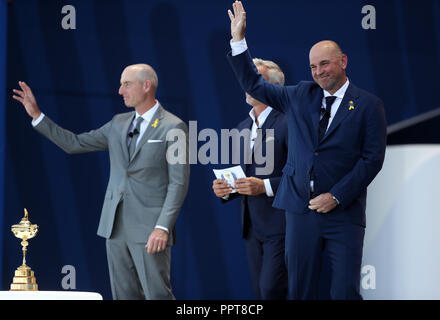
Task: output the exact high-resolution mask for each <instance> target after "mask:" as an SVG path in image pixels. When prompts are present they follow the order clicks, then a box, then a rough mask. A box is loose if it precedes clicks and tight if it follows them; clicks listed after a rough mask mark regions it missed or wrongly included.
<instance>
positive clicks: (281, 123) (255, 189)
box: [213, 59, 287, 300]
mask: <svg viewBox="0 0 440 320" xmlns="http://www.w3.org/2000/svg"><path fill="white" fill-rule="evenodd" d="M253 62H254V64H255V66H256V68H257V70H258V72H259V73H260V74H261V75H262V76H263V78H264V79H266V80H267V81H269V82H271V83H277V84H280V85H283V84H284V74H283V72H282V71H281V69H280V68H279V66H278V65H276V64H275V63H274V62H272V61H267V60H261V59H253ZM246 102H247V103H248V104H249V105H251V106H252V107H253V108H252V110H251V111H250V112H249V117H247V118H246V119H245V120H243V121H242V122H240V124H239V125H238V126H237V129H238V130H239V131H240V132H242V130H250V135H251V137H250V139H249V142H250V144H249V145H246V143H242V144H241V148H240V151H241V153H242V155H245V154H249V155H251V156H250V157H249V159H250V161H245V159H246V157H245V156H244V157H241V166H242V167H243V171H244V172H245V174H246V177H247V178H243V179H237V180H236V181H235V189H236V191H237V193H231V192H232V188H231V186H230V185H229V184H228V183H227V182H226V180H224V179H216V180H214V182H213V190H214V193H215V194H216V195H217V196H218V197H219V198H222V199H223V201H229V200H232V199H234V198H237V197H240V198H241V214H242V237H243V238H244V239H245V244H246V253H247V257H248V263H249V270H250V275H251V281H252V286H253V289H254V294H255V298H256V299H272V300H275V299H276V300H282V299H286V298H287V269H286V264H285V250H284V247H285V230H286V223H285V212H284V211H283V210H280V209H276V208H274V207H273V206H272V203H273V199H274V194H275V193H276V191H277V189H278V185H279V183H280V180H281V176H282V172H281V170H282V168H283V167H284V165H285V163H286V159H287V124H286V120H285V117H284V115H283V114H281V113H280V112H278V111H276V110H273V109H272V108H271V107H269V106H267V105H265V104H263V103H262V102H260V101H258V100H256V99H254V98H253V97H252V96H250V95H249V94H247V93H246ZM267 129H273V133H274V134H273V135H269V134H266V130H267ZM258 134H261V137H257V135H258ZM269 144H272V146H273V148H271V147H269ZM258 149H260V150H258ZM256 152H262V153H264V154H266V155H268V152H272V154H271V155H270V156H268V157H267V158H268V159H269V160H268V161H273V164H270V166H268V167H270V168H273V170H272V173H270V174H267V175H261V174H258V170H257V168H259V167H260V168H261V167H262V166H263V165H267V164H266V163H264V164H261V163H260V164H258V161H254V160H255V159H254V158H255V157H254V154H255V153H256Z"/></svg>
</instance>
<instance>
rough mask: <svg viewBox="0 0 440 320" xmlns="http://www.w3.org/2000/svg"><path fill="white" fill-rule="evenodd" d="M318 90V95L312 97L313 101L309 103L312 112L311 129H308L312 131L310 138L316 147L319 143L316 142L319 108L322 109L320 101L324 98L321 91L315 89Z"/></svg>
mask: <svg viewBox="0 0 440 320" xmlns="http://www.w3.org/2000/svg"><path fill="white" fill-rule="evenodd" d="M317 88H318V89H317V90H319V94H317V95H314V96H315V97H314V99H312V103H311V108H312V112H311V113H310V114H311V123H312V127H311V128H310V130H311V131H312V137H313V142H314V145H318V144H319V141H318V131H319V130H318V128H319V119H320V116H321V107H322V99H323V98H324V92H323V91H322V89H321V88H320V87H317Z"/></svg>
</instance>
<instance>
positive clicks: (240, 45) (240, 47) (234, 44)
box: [230, 39, 248, 56]
mask: <svg viewBox="0 0 440 320" xmlns="http://www.w3.org/2000/svg"><path fill="white" fill-rule="evenodd" d="M230 44H231V50H232V56H238V55H239V54H241V53H243V52H245V51H246V50H247V48H248V46H247V43H246V39H243V40H240V41H232V39H231V42H230Z"/></svg>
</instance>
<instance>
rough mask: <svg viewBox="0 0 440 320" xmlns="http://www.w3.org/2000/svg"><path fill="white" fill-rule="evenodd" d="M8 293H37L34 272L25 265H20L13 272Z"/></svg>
mask: <svg viewBox="0 0 440 320" xmlns="http://www.w3.org/2000/svg"><path fill="white" fill-rule="evenodd" d="M10 291H38V285H37V282H36V278H35V276H34V272H33V271H32V270H31V268H29V267H28V266H27V265H22V266H20V267H18V269H17V270H15V276H14V279H13V280H12V283H11V289H10Z"/></svg>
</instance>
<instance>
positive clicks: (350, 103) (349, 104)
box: [348, 100, 354, 110]
mask: <svg viewBox="0 0 440 320" xmlns="http://www.w3.org/2000/svg"><path fill="white" fill-rule="evenodd" d="M348 110H354V105H353V101H351V100H350V101H349V102H348Z"/></svg>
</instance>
